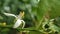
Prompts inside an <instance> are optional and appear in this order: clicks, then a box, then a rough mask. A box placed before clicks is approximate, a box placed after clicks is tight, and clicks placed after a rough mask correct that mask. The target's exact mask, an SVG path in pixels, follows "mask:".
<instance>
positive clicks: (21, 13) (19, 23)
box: [3, 12, 25, 28]
mask: <svg viewBox="0 0 60 34" xmlns="http://www.w3.org/2000/svg"><path fill="white" fill-rule="evenodd" d="M3 14H4V15H6V16H13V17H15V18H16V19H17V20H16V22H15V24H14V25H13V28H18V27H19V26H20V25H21V24H22V23H23V26H22V28H24V26H25V22H24V20H22V17H23V16H24V12H20V14H19V15H18V16H16V15H14V14H10V13H3Z"/></svg>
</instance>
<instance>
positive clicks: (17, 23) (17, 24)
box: [13, 19, 22, 28]
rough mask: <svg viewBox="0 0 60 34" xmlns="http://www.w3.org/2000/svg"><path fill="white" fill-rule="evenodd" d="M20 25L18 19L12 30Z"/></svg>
mask: <svg viewBox="0 0 60 34" xmlns="http://www.w3.org/2000/svg"><path fill="white" fill-rule="evenodd" d="M21 23H22V22H21V20H20V19H18V20H17V21H16V23H15V24H14V26H13V28H17V27H19V26H20V25H21Z"/></svg>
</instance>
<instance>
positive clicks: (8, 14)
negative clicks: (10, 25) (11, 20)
mask: <svg viewBox="0 0 60 34" xmlns="http://www.w3.org/2000/svg"><path fill="white" fill-rule="evenodd" d="M4 14H5V15H6V16H14V17H16V18H17V16H16V15H14V14H10V13H4Z"/></svg>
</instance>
